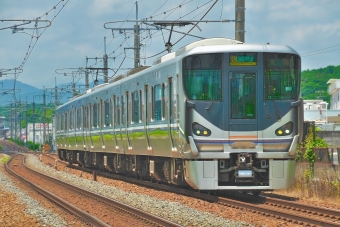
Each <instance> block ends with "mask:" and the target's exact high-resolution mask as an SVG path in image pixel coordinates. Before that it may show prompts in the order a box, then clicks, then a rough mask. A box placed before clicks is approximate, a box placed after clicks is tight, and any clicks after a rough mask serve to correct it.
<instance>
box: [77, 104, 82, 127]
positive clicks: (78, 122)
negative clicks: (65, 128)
mask: <svg viewBox="0 0 340 227" xmlns="http://www.w3.org/2000/svg"><path fill="white" fill-rule="evenodd" d="M77 129H78V130H79V129H81V111H80V108H78V109H77Z"/></svg>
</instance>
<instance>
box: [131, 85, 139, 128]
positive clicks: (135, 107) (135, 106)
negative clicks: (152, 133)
mask: <svg viewBox="0 0 340 227" xmlns="http://www.w3.org/2000/svg"><path fill="white" fill-rule="evenodd" d="M139 119H140V94H139V92H138V91H135V92H133V93H132V122H134V123H139Z"/></svg>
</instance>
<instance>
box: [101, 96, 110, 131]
mask: <svg viewBox="0 0 340 227" xmlns="http://www.w3.org/2000/svg"><path fill="white" fill-rule="evenodd" d="M110 102H111V100H110V99H106V100H104V107H103V109H104V110H103V115H104V116H103V121H104V122H103V125H104V127H110V126H111V105H110Z"/></svg>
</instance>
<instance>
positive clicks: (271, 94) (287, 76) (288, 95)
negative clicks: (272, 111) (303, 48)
mask: <svg viewBox="0 0 340 227" xmlns="http://www.w3.org/2000/svg"><path fill="white" fill-rule="evenodd" d="M300 65H301V64H300V57H299V56H297V55H293V54H282V53H265V54H264V68H265V73H264V77H265V78H264V79H265V89H264V94H265V100H285V99H296V98H298V94H299V92H300V91H299V87H300V84H299V83H300V76H301V74H300V71H301V68H300V67H301V66H300Z"/></svg>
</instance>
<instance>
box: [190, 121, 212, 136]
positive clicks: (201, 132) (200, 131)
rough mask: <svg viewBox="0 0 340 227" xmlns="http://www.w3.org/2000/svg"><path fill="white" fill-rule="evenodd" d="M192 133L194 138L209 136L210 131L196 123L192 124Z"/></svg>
mask: <svg viewBox="0 0 340 227" xmlns="http://www.w3.org/2000/svg"><path fill="white" fill-rule="evenodd" d="M192 131H193V132H194V134H195V135H196V136H210V135H211V131H210V130H209V129H207V128H206V127H204V126H203V125H200V124H198V123H197V122H194V123H192Z"/></svg>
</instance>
